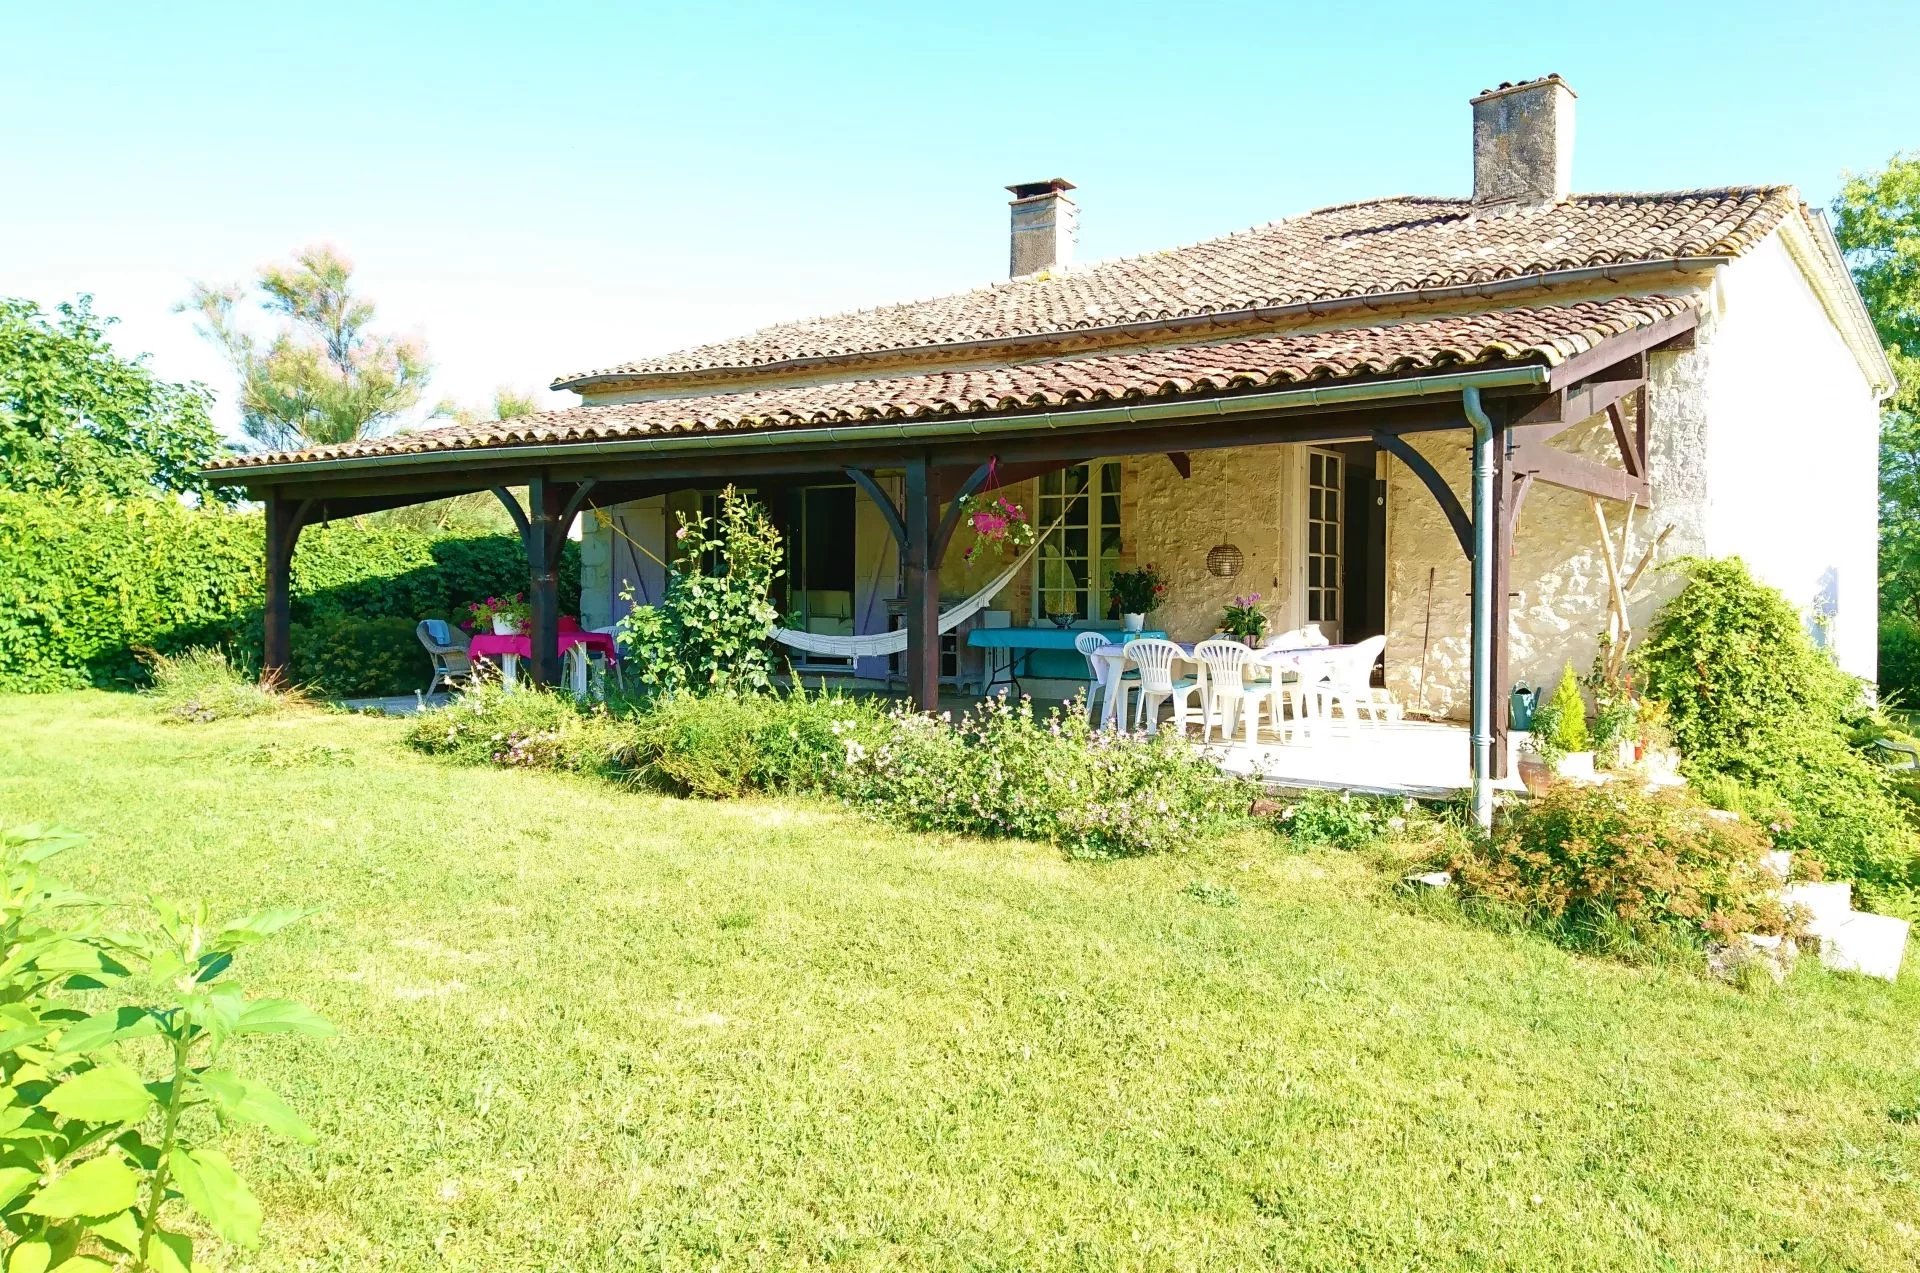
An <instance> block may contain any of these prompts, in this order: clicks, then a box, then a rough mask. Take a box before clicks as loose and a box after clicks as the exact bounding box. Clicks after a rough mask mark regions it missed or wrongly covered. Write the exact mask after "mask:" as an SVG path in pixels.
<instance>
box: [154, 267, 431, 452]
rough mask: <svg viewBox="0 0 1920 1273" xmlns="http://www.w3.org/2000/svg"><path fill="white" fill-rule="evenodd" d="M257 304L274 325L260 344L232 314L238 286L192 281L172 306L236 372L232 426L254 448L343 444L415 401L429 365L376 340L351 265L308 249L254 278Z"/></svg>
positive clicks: (412, 344) (412, 348)
mask: <svg viewBox="0 0 1920 1273" xmlns="http://www.w3.org/2000/svg"><path fill="white" fill-rule="evenodd" d="M257 286H258V288H259V291H260V304H261V307H262V308H264V309H265V310H266V311H267V312H268V313H270V314H275V315H278V316H279V317H280V318H281V319H282V320H283V321H282V323H281V325H280V327H279V330H278V331H276V332H275V333H274V335H273V337H272V339H271V340H269V341H267V342H266V343H265V344H262V343H261V342H260V341H259V340H257V339H256V338H255V337H254V336H253V335H252V334H250V333H248V332H247V331H245V330H243V329H242V328H241V327H240V326H239V325H238V324H237V323H236V322H235V318H234V311H235V309H236V308H237V307H238V306H239V304H240V302H241V301H242V300H243V299H245V292H244V291H243V289H241V288H240V287H237V286H235V287H224V288H213V287H208V286H206V285H205V284H200V283H196V284H195V285H194V288H193V293H192V295H191V296H189V297H188V299H187V300H186V301H184V302H182V303H181V305H180V306H179V308H180V309H181V310H182V311H187V312H193V313H198V314H199V315H200V318H201V323H200V331H201V333H202V334H203V335H205V336H206V337H207V338H208V339H209V340H211V341H213V342H214V343H215V344H217V345H219V346H220V347H221V348H222V349H223V350H224V351H225V352H226V355H227V357H228V359H229V360H231V361H232V363H233V367H234V370H235V371H236V372H238V373H239V376H240V427H241V428H242V429H244V430H245V431H246V434H247V436H248V437H250V438H252V439H253V440H254V442H256V443H257V444H259V445H260V446H262V447H264V448H268V449H272V450H283V449H295V448H299V447H305V446H313V445H318V444H321V443H327V442H351V441H353V440H355V439H357V438H366V437H373V436H375V435H377V434H379V433H380V432H382V431H383V430H385V429H387V428H389V427H390V426H392V425H393V424H394V422H395V421H397V420H398V419H399V418H400V417H401V416H402V415H404V414H405V413H406V412H408V411H410V410H412V409H413V407H414V406H415V405H417V404H418V403H419V401H420V394H421V391H422V390H423V389H424V388H425V386H426V381H427V377H428V376H429V375H430V374H431V373H432V367H431V365H430V364H429V363H428V362H427V351H426V348H425V346H424V345H422V344H421V343H420V342H419V341H417V340H408V339H402V338H398V337H393V336H381V335H376V334H374V332H373V331H372V330H371V328H372V325H373V320H374V307H373V303H372V302H371V301H369V300H367V299H365V298H364V297H360V296H356V295H355V294H354V291H353V265H352V263H350V262H349V261H348V260H347V259H346V258H345V257H343V256H341V255H340V254H339V253H338V252H336V251H335V250H334V249H333V248H331V247H328V246H325V245H322V246H318V247H310V248H307V249H305V250H304V251H302V252H300V253H299V254H298V255H296V256H295V257H294V259H293V261H292V262H291V263H289V264H285V265H269V266H267V267H265V268H264V269H262V270H261V271H260V277H259V279H258V280H257Z"/></svg>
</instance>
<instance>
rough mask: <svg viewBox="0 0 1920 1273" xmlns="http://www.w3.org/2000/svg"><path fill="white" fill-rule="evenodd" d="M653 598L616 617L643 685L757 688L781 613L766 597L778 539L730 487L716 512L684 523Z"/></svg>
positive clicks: (766, 676) (659, 689)
mask: <svg viewBox="0 0 1920 1273" xmlns="http://www.w3.org/2000/svg"><path fill="white" fill-rule="evenodd" d="M677 534H678V543H677V544H676V546H675V556H674V560H673V565H672V566H671V567H670V568H669V570H668V572H667V586H666V590H665V592H664V593H663V594H662V596H661V599H660V604H659V605H658V606H637V607H635V608H634V609H633V610H632V611H630V612H629V613H628V614H627V616H626V617H625V618H624V619H622V620H621V622H620V644H621V647H622V648H623V649H626V650H630V651H632V653H633V667H634V676H635V679H636V680H637V681H638V682H639V683H640V685H641V687H642V688H643V689H645V690H646V691H647V692H648V693H654V694H667V693H673V692H674V691H677V690H692V691H694V692H696V693H702V694H704V693H709V692H712V691H716V690H718V691H733V690H764V689H766V688H768V686H769V685H771V684H772V677H773V668H774V662H773V652H772V650H771V648H770V645H771V637H772V635H773V629H774V624H775V621H776V620H777V619H778V618H779V615H780V612H779V611H778V610H777V609H775V608H774V605H773V602H772V601H770V600H768V598H769V597H770V596H771V595H772V590H773V585H774V582H775V581H776V580H777V579H779V578H780V575H781V573H782V572H781V570H780V563H781V561H782V559H783V558H784V556H785V553H786V548H785V546H784V545H783V544H782V543H781V539H780V532H779V530H778V529H777V528H776V527H775V526H774V525H773V523H772V522H771V521H769V520H768V519H767V515H766V512H765V511H764V510H763V509H761V507H760V506H759V505H758V504H756V503H754V502H753V501H752V500H750V499H748V498H747V497H746V496H745V495H742V494H740V493H739V492H738V491H736V490H735V489H734V488H733V487H731V486H729V487H728V488H727V489H726V490H725V491H723V492H721V495H720V516H719V517H718V518H717V519H715V521H714V522H713V523H712V524H711V525H710V524H709V523H708V521H707V519H706V518H704V517H702V518H696V519H694V520H693V521H691V522H688V523H686V524H683V525H682V526H681V527H680V529H679V531H678V532H677Z"/></svg>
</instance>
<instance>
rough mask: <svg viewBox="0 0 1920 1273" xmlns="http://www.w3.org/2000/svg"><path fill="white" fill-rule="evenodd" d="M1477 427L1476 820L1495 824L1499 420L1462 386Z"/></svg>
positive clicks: (1475, 391) (1476, 391) (1476, 392)
mask: <svg viewBox="0 0 1920 1273" xmlns="http://www.w3.org/2000/svg"><path fill="white" fill-rule="evenodd" d="M1460 403H1461V406H1462V407H1463V408H1465V410H1466V413H1467V423H1468V424H1470V425H1472V426H1473V707H1472V720H1471V724H1470V730H1471V733H1472V737H1473V820H1474V821H1475V822H1477V823H1479V824H1480V828H1481V830H1483V831H1484V830H1487V829H1489V828H1491V827H1492V826H1493V787H1492V785H1491V783H1492V774H1493V554H1494V543H1493V421H1492V420H1490V419H1488V418H1487V413H1486V412H1485V411H1484V410H1483V409H1482V408H1481V406H1480V388H1479V386H1478V385H1467V386H1465V387H1464V388H1462V389H1461V390H1460Z"/></svg>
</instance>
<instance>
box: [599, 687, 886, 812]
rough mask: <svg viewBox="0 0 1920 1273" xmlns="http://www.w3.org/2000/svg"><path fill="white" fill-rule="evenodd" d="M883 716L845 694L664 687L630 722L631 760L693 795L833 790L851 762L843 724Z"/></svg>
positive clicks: (716, 797) (726, 796)
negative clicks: (672, 690)
mask: <svg viewBox="0 0 1920 1273" xmlns="http://www.w3.org/2000/svg"><path fill="white" fill-rule="evenodd" d="M863 718H864V719H868V720H874V719H878V714H877V713H876V711H875V709H874V708H873V707H871V706H869V705H867V704H865V703H862V702H860V701H858V700H855V699H851V698H847V697H844V696H841V695H834V694H822V695H817V696H813V697H809V696H807V695H806V694H804V693H795V694H792V695H780V696H775V695H768V694H705V695H696V694H687V693H676V694H668V695H663V696H661V697H660V698H657V699H655V700H653V701H652V702H651V703H650V704H649V705H648V709H647V710H646V711H645V712H643V713H642V714H640V715H639V716H637V717H636V718H634V720H633V721H632V722H631V725H630V729H631V738H632V740H633V752H632V762H633V764H634V765H635V766H636V767H637V768H638V769H639V770H640V771H642V772H643V773H646V774H648V775H649V776H651V777H653V778H655V779H657V780H659V781H660V782H662V783H663V784H664V785H666V786H668V787H670V788H672V789H673V790H676V791H679V792H681V793H683V794H687V795H695V796H703V797H706V798H708V799H714V800H724V799H730V798H733V797H737V796H744V795H749V794H752V793H755V792H779V791H788V792H805V791H827V790H830V789H832V787H833V785H834V774H835V772H836V771H837V769H838V767H839V766H840V765H841V764H842V763H844V759H845V754H844V749H843V747H842V746H841V743H840V732H839V731H836V730H835V728H834V727H835V725H840V726H841V729H842V730H844V729H845V728H846V727H847V723H848V722H851V721H854V720H859V719H863Z"/></svg>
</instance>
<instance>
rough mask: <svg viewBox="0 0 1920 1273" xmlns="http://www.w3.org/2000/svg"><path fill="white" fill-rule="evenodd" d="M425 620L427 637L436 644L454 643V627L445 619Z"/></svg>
mask: <svg viewBox="0 0 1920 1273" xmlns="http://www.w3.org/2000/svg"><path fill="white" fill-rule="evenodd" d="M425 622H426V627H427V638H428V639H429V640H430V641H432V642H433V643H434V644H435V645H452V644H453V643H454V641H453V629H452V628H451V627H450V626H449V625H448V623H447V621H446V620H445V619H428V620H426V621H425Z"/></svg>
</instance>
